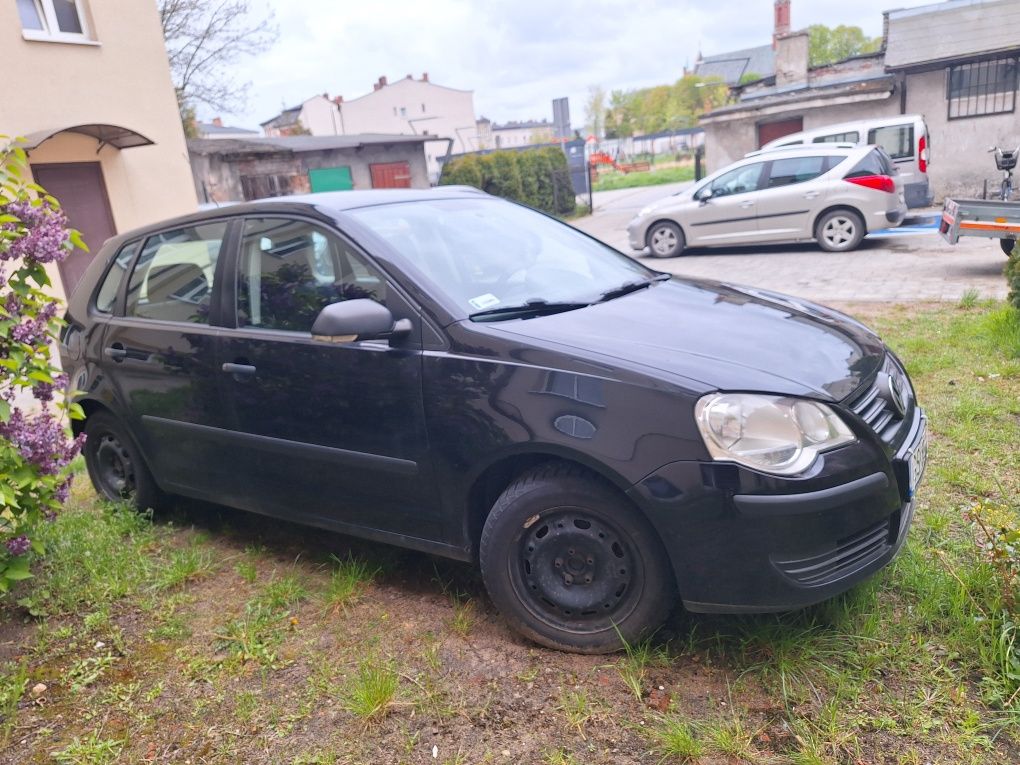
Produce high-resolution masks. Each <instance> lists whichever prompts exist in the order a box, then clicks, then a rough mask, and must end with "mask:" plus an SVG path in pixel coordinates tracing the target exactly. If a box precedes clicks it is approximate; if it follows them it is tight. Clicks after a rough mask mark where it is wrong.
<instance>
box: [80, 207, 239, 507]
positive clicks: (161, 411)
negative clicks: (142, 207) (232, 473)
mask: <svg viewBox="0 0 1020 765" xmlns="http://www.w3.org/2000/svg"><path fill="white" fill-rule="evenodd" d="M231 227H232V224H231V223H230V222H229V221H227V220H219V221H210V222H203V223H195V224H190V225H186V226H179V227H177V228H173V229H169V230H165V231H161V232H158V233H155V234H152V235H151V236H149V237H148V238H147V239H146V240H145V242H144V245H143V246H141V248H140V251H138V254H137V257H135V256H134V254H133V253H125V252H124V251H122V254H119V256H118V262H117V265H115V266H113V268H114V269H117V268H120V267H121V262H122V259H123V267H129V268H131V272H130V277H129V279H128V281H127V283H126V285H125V287H124V288H123V290H124V296H123V308H122V309H121V310H118V311H116V312H115V313H114V315H112V316H110V318H109V319H108V320H107V326H106V329H105V331H104V335H103V342H102V347H103V351H102V358H101V360H100V362H99V363H100V366H101V368H102V371H103V374H104V376H105V377H106V378H107V380H108V382H109V383H110V384H111V385H112V387H113V389H114V391H115V396H116V398H117V400H118V402H119V408H120V409H121V412H119V414H121V416H123V418H124V419H125V421H126V423H127V425H128V427H129V428H130V429H131V433H132V435H133V436H134V438H135V440H136V441H137V442H138V444H139V446H140V447H141V449H142V452H143V453H144V455H145V457H146V459H147V460H148V462H149V467H150V468H151V469H152V473H153V475H154V476H155V478H156V481H157V483H159V485H160V486H162V487H163V488H164V489H167V490H169V491H174V492H179V493H182V494H188V495H192V496H201V497H205V498H208V499H212V500H214V501H223V497H224V495H223V479H224V477H225V475H226V474H228V473H229V470H230V466H229V464H228V463H227V462H226V461H225V460H224V456H223V442H222V440H221V438H220V432H221V431H220V430H219V429H220V428H221V427H222V426H223V424H224V422H223V420H222V412H223V407H222V402H221V401H220V398H219V397H220V390H219V382H220V381H219V375H218V373H217V372H216V369H215V364H216V361H217V357H218V353H219V349H218V347H217V344H218V336H219V331H220V330H219V328H218V327H217V326H215V323H214V322H213V321H212V319H214V318H215V316H216V312H217V311H218V310H219V300H218V297H219V295H218V292H217V290H218V288H219V286H220V282H221V280H222V278H223V276H222V271H223V259H222V258H221V257H220V253H221V251H223V250H224V248H225V242H226V241H227V240H228V233H229V232H230V231H231ZM132 260H133V262H132Z"/></svg>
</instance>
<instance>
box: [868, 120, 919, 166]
mask: <svg viewBox="0 0 1020 765" xmlns="http://www.w3.org/2000/svg"><path fill="white" fill-rule="evenodd" d="M868 143H869V144H873V145H875V146H881V147H882V148H883V149H885V153H886V154H888V155H889V156H890V157H892V158H893V159H907V158H908V157H912V156H914V126H913V125H889V126H888V127H880V128H873V129H871V130H869V131H868Z"/></svg>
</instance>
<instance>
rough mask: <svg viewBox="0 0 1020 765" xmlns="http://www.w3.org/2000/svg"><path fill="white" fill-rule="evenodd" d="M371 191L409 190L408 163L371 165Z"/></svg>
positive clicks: (409, 166) (409, 175)
mask: <svg viewBox="0 0 1020 765" xmlns="http://www.w3.org/2000/svg"><path fill="white" fill-rule="evenodd" d="M370 167H371V170H372V188H373V189H409V188H411V165H410V163H408V162H382V163H379V164H375V165H371V166H370Z"/></svg>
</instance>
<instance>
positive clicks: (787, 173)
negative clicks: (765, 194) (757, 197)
mask: <svg viewBox="0 0 1020 765" xmlns="http://www.w3.org/2000/svg"><path fill="white" fill-rule="evenodd" d="M844 159H846V157H839V156H834V157H833V156H830V157H790V158H789V159H777V160H775V161H774V162H773V163H772V169H771V170H770V171H769V180H768V185H767V188H770V189H774V188H777V187H779V186H790V185H791V184H794V183H804V182H805V181H810V180H813V179H815V178H817V177H818V176H820V175H824V174H825V173H827V172H828V171H829V170H831V169H832V168H834V167H835V166H836V165H838V164H839V163H840V162H842V161H843V160H844Z"/></svg>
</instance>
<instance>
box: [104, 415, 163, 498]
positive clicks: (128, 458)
mask: <svg viewBox="0 0 1020 765" xmlns="http://www.w3.org/2000/svg"><path fill="white" fill-rule="evenodd" d="M84 454H85V466H86V467H87V468H88V471H89V478H91V479H92V485H93V486H95V488H96V491H98V492H99V493H100V494H101V495H102V496H103V497H105V498H106V499H109V500H112V501H114V502H119V501H125V500H126V501H128V502H130V503H131V504H132V505H134V506H135V508H136V509H138V510H148V509H154V510H155V509H159V508H160V507H162V506H163V505H165V503H166V494H164V493H163V492H162V491H161V490H160V488H159V487H158V486H157V485H156V482H155V480H153V478H152V474H151V473H150V472H149V468H148V466H146V464H145V461H144V460H143V459H142V455H141V453H140V452H139V451H138V447H137V446H135V442H134V441H133V440H132V439H131V436H129V435H128V433H127V431H126V429H125V428H124V426H123V425H122V424H121V422H120V420H118V419H117V418H116V417H114V416H113V415H112V414H109V413H107V412H97V413H95V414H93V415H92V416H90V417H89V418H88V419H87V420H86V421H85V448H84Z"/></svg>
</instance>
